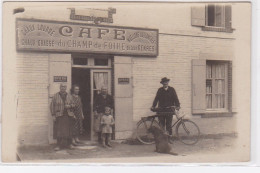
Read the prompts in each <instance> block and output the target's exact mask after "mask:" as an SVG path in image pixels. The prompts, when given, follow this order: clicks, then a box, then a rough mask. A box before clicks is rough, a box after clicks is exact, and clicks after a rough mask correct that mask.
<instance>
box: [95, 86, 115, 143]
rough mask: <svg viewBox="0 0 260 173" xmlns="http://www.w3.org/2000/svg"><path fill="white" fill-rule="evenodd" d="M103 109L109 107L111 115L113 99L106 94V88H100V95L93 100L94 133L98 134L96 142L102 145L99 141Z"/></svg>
mask: <svg viewBox="0 0 260 173" xmlns="http://www.w3.org/2000/svg"><path fill="white" fill-rule="evenodd" d="M105 107H109V108H110V109H111V114H112V112H113V107H114V103H113V98H112V96H111V95H109V94H108V93H107V88H106V87H104V86H103V87H102V88H101V93H100V94H98V95H97V96H96V98H95V100H94V115H95V122H94V123H95V125H94V128H95V131H96V132H97V133H98V141H99V143H102V141H101V140H102V139H101V127H100V125H101V124H100V123H101V117H102V116H103V115H104V113H105Z"/></svg>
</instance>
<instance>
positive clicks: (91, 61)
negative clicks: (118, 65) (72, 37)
mask: <svg viewBox="0 0 260 173" xmlns="http://www.w3.org/2000/svg"><path fill="white" fill-rule="evenodd" d="M74 58H87V59H88V64H87V65H75V64H74ZM104 58H106V59H107V60H108V65H95V59H104ZM71 59H72V61H71V66H72V67H79V68H97V69H98V68H100V69H108V68H109V69H110V68H112V60H111V59H112V56H109V55H95V54H71Z"/></svg>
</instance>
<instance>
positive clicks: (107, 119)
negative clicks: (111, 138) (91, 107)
mask: <svg viewBox="0 0 260 173" xmlns="http://www.w3.org/2000/svg"><path fill="white" fill-rule="evenodd" d="M114 123H115V121H114V118H113V116H112V115H103V116H102V118H101V124H102V133H112V125H114Z"/></svg>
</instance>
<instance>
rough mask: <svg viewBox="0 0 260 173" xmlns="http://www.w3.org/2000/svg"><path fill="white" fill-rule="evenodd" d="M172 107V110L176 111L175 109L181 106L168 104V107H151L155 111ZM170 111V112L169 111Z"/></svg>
mask: <svg viewBox="0 0 260 173" xmlns="http://www.w3.org/2000/svg"><path fill="white" fill-rule="evenodd" d="M169 108H170V109H171V110H172V111H175V109H177V110H178V109H180V108H181V107H178V106H167V107H157V108H151V111H153V112H160V111H159V110H163V109H169ZM169 113H170V112H169Z"/></svg>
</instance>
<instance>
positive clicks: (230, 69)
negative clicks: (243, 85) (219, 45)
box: [228, 61, 232, 112]
mask: <svg viewBox="0 0 260 173" xmlns="http://www.w3.org/2000/svg"><path fill="white" fill-rule="evenodd" d="M228 110H229V112H232V61H229V63H228Z"/></svg>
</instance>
